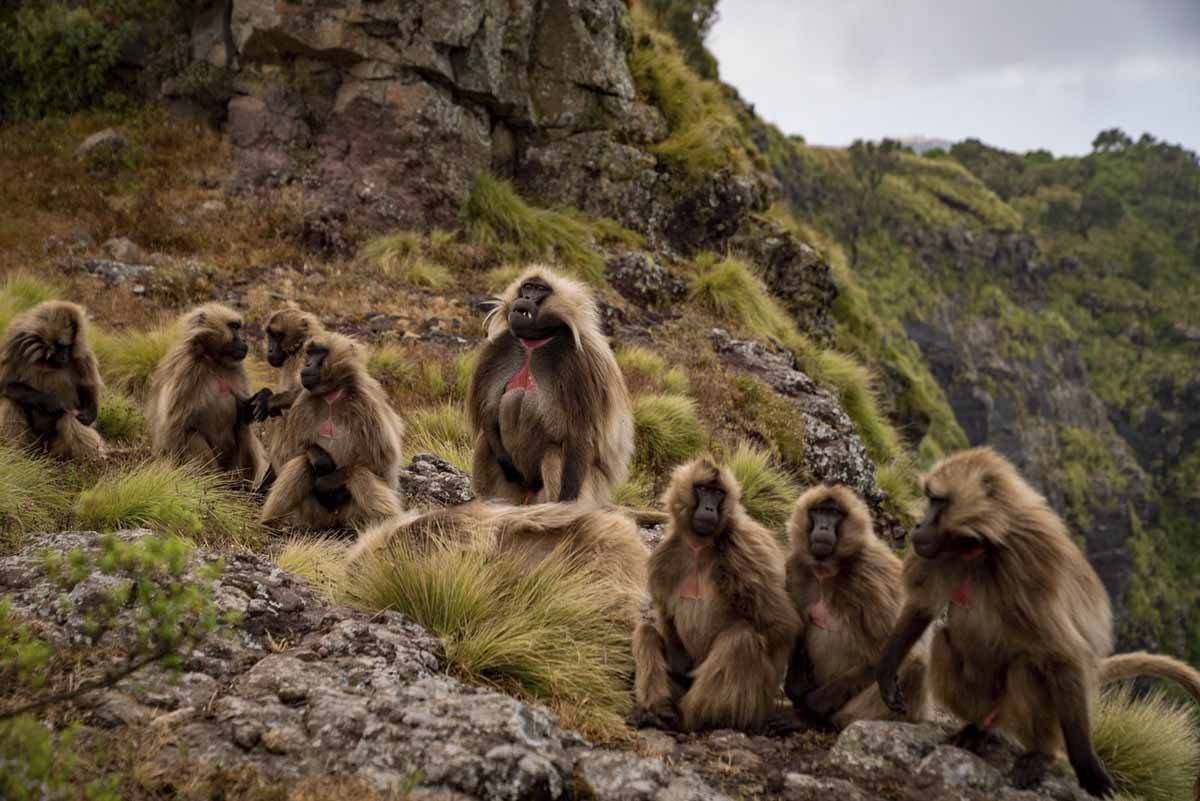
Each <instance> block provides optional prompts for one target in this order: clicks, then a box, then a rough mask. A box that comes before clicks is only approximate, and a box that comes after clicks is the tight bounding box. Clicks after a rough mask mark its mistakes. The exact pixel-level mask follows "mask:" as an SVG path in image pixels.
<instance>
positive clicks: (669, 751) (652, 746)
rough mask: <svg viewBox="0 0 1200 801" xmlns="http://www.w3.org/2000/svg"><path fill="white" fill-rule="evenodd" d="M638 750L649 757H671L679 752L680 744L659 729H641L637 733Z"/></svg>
mask: <svg viewBox="0 0 1200 801" xmlns="http://www.w3.org/2000/svg"><path fill="white" fill-rule="evenodd" d="M637 750H638V753H639V754H642V755H644V756H648V757H669V756H672V755H673V754H675V753H677V752H678V751H679V743H677V742H675V738H674V737H672V736H671V735H669V734H667V733H666V732H663V731H659V730H658V729H640V730H638V733H637Z"/></svg>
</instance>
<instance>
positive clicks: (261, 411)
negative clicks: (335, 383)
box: [251, 304, 324, 489]
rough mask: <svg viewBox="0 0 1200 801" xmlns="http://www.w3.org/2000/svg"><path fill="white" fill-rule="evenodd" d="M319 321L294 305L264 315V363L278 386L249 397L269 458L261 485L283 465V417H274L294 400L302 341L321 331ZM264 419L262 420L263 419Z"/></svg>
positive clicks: (272, 478) (301, 361) (270, 480)
mask: <svg viewBox="0 0 1200 801" xmlns="http://www.w3.org/2000/svg"><path fill="white" fill-rule="evenodd" d="M323 330H324V329H323V328H322V326H321V321H320V320H318V319H317V318H316V317H315V316H314V315H312V314H309V313H308V312H306V311H302V310H301V309H299V308H297V307H296V306H295V305H291V304H289V305H288V306H286V307H284V308H282V309H280V310H278V311H276V312H274V313H273V314H272V315H271V316H270V317H268V318H267V364H269V365H271V366H272V367H275V368H279V374H280V378H279V390H278V391H272V390H270V389H263V390H260V391H259V392H258V393H256V394H255V395H254V397H253V398H252V399H251V411H252V414H253V416H254V419H255V421H257V422H260V423H264V425H263V431H262V434H263V442H264V444H265V446H266V450H267V461H268V462H270V468H269V469H268V474H267V477H266V478H265V479H264V480H263V484H264V485H265V486H264V489H269V487H270V485H271V484H272V483H274V481H275V476H276V474H277V473H278V471H279V470H282V469H283V461H284V460H283V454H282V452H281V451H282V448H283V421H282V420H278V419H272V418H278V417H279V416H280V415H282V414H284V413H286V412H287V410H288V409H290V408H291V406H292V404H293V403H295V401H296V398H297V397H298V396H299V395H300V392H301V391H302V390H303V387H302V386H301V385H300V369H301V368H302V367H303V366H304V345H305V344H306V343H307V342H308V340H309V337H312V336H314V335H315V334H318V333H320V332H322V331H323ZM264 421H265V422H264Z"/></svg>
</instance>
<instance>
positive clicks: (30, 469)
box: [0, 445, 71, 552]
mask: <svg viewBox="0 0 1200 801" xmlns="http://www.w3.org/2000/svg"><path fill="white" fill-rule="evenodd" d="M60 472H61V471H60V469H59V467H58V466H57V465H55V464H53V463H52V462H50V461H49V460H47V459H44V458H42V457H40V456H34V455H32V454H28V453H25V452H24V451H20V450H17V449H16V448H12V447H9V446H8V445H0V551H4V552H7V551H11V550H15V549H16V548H19V547H20V546H21V545H22V544H23V543H24V541H25V539H26V537H27V535H29V534H32V533H35V532H38V531H50V530H53V529H54V528H55V524H56V523H58V522H59V521H61V520H63V519H64V518H65V516H66V515H67V512H68V511H69V509H70V505H71V499H70V496H69V495H68V494H67V492H66V490H65V489H64V488H63V487H62V485H61V484H60V483H59V478H58V477H59V475H60Z"/></svg>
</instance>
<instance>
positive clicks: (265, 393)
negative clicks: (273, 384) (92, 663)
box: [246, 387, 275, 423]
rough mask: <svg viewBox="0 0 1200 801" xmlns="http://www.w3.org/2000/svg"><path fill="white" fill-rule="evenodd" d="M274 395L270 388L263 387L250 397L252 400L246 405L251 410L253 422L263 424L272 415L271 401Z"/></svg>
mask: <svg viewBox="0 0 1200 801" xmlns="http://www.w3.org/2000/svg"><path fill="white" fill-rule="evenodd" d="M274 394H275V393H273V392H272V391H271V389H270V388H269V387H263V388H262V389H260V390H259V391H258V392H255V393H254V394H253V395H251V396H250V400H248V401H247V402H246V403H247V405H248V406H249V408H250V419H251V420H253V421H254V422H256V423H261V422H262V421H263V420H266V419H267V418H268V417H269V416H270V415H271V409H270V401H271V396H272V395H274Z"/></svg>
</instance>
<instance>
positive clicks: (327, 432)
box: [317, 389, 343, 439]
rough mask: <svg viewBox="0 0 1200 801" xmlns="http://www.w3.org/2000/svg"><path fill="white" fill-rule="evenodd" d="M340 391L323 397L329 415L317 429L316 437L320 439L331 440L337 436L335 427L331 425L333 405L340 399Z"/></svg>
mask: <svg viewBox="0 0 1200 801" xmlns="http://www.w3.org/2000/svg"><path fill="white" fill-rule="evenodd" d="M342 394H343V393H342V390H340V389H339V390H337V391H336V392H331V393H329V394H328V395H326V396H325V405H326V408H327V409H328V410H329V414H328V415H327V416H326V417H325V420H324V422H322V423H321V427H320V428H318V429H317V436H318V437H321V438H322V439H333V438H334V437H336V436H337V426H336V425H334V423H333V404H335V403H337V402H338V401H340V400H341V399H342Z"/></svg>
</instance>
